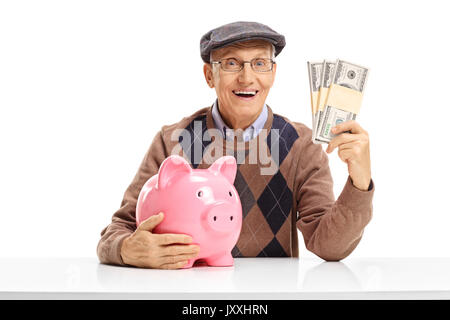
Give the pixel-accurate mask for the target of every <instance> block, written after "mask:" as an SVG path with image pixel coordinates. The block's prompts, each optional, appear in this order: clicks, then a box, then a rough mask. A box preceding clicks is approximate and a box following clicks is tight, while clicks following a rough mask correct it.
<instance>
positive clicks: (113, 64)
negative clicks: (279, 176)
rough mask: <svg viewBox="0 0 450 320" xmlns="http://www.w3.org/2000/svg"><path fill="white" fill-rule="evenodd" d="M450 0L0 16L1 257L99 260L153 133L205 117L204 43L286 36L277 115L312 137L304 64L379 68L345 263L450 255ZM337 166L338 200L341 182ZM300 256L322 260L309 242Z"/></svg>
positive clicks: (272, 99) (14, 7) (53, 7)
mask: <svg viewBox="0 0 450 320" xmlns="http://www.w3.org/2000/svg"><path fill="white" fill-rule="evenodd" d="M448 12H449V10H448V8H447V7H446V2H445V1H426V2H425V1H424V2H422V3H419V2H414V1H404V2H400V1H398V2H393V1H389V2H388V1H386V2H384V1H377V2H375V1H372V2H363V1H307V2H299V1H292V2H291V1H286V2H283V1H261V0H259V1H231V0H228V1H221V2H216V1H211V0H209V1H178V2H174V1H159V2H156V1H2V2H0V108H1V109H0V110H1V113H0V143H1V144H0V147H1V149H0V150H1V157H0V200H1V202H0V203H1V207H0V256H2V257H20V256H37V257H46V256H61V257H64V256H92V257H94V256H96V246H97V243H98V240H99V238H100V231H101V230H102V229H103V228H104V227H105V226H106V225H108V224H109V223H110V221H111V216H112V215H113V213H114V212H115V211H116V210H117V209H118V208H119V206H120V203H121V201H122V197H123V193H124V191H125V189H126V188H127V186H128V185H129V183H130V182H131V180H132V179H133V177H134V175H135V173H136V171H137V169H138V166H139V164H140V162H141V160H142V158H143V156H144V153H145V152H146V151H147V148H148V147H149V145H150V143H151V140H152V138H153V136H154V135H155V133H156V132H157V131H158V130H159V129H160V128H161V126H162V125H164V124H170V123H174V122H177V121H179V120H180V119H181V118H182V117H184V116H187V115H190V114H192V113H193V112H195V111H196V110H198V109H200V108H203V107H205V106H209V105H210V104H211V103H212V102H213V101H214V98H215V92H214V90H213V89H209V87H208V86H207V85H206V82H205V80H204V78H203V73H202V66H203V64H202V61H201V58H200V53H199V40H200V37H201V36H202V35H203V34H204V33H206V32H207V31H209V30H210V29H212V28H215V27H217V26H220V25H222V24H226V23H229V22H233V21H238V20H247V21H258V22H262V23H264V24H267V25H269V26H270V27H271V28H273V29H274V30H276V31H278V32H280V33H282V34H284V35H285V36H286V41H287V45H286V47H285V49H284V51H283V52H282V53H281V54H280V55H279V56H278V57H277V59H276V60H277V63H278V69H277V77H276V81H275V84H274V87H273V88H272V91H271V93H270V94H269V97H268V100H267V103H268V104H269V105H270V106H271V107H272V109H273V110H274V112H276V113H278V114H281V115H284V116H286V117H288V118H289V119H291V120H293V121H300V122H303V123H305V124H307V125H308V126H311V114H310V97H309V84H308V76H307V69H306V61H307V60H318V59H319V60H321V59H324V58H326V59H336V58H341V59H345V60H348V61H351V62H354V63H358V64H361V65H364V66H368V67H370V69H371V71H370V72H371V73H370V75H369V79H368V84H367V89H366V92H365V95H364V99H363V105H362V108H361V113H360V115H359V116H358V121H359V123H360V124H361V125H362V126H363V127H364V128H365V129H366V130H368V131H369V134H370V141H371V156H372V174H373V179H374V182H375V185H376V192H375V197H374V212H373V219H372V221H371V222H370V224H369V225H368V226H367V228H366V229H365V233H364V236H363V239H362V241H361V242H360V244H359V246H358V247H357V248H356V249H355V251H354V252H353V253H352V255H351V256H350V257H349V258H347V259H350V258H351V257H382V256H384V257H404V256H410V257H429V256H430V257H431V256H436V257H449V256H450V232H449V231H448V230H449V228H450V210H449V209H448V198H449V196H450V195H449V193H448V187H447V184H448V181H449V178H450V172H449V170H448V166H449V163H450V157H449V152H448V143H447V139H448V130H447V128H448V123H449V122H448V119H449V117H450V111H449V107H450V106H449V103H448V100H447V97H448V95H447V92H448V89H446V88H448V85H449V81H448V79H449V74H450V68H449V65H448V58H449V57H450V46H449V44H448V40H447V39H448V30H450V22H449V18H448ZM330 166H331V169H332V173H333V178H334V181H335V194H336V197H337V196H338V195H339V193H340V191H341V189H342V186H343V185H344V182H345V180H346V178H347V168H346V165H345V164H344V163H342V162H341V161H340V159H339V158H338V157H337V155H336V153H333V154H332V155H330ZM300 256H301V257H312V256H314V254H312V253H310V252H309V251H307V250H306V249H305V247H304V244H303V242H302V238H300Z"/></svg>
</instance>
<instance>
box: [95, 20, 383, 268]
mask: <svg viewBox="0 0 450 320" xmlns="http://www.w3.org/2000/svg"><path fill="white" fill-rule="evenodd" d="M284 46H285V38H284V36H282V35H281V34H279V33H277V32H275V31H274V30H272V29H271V28H269V27H267V26H266V25H263V24H260V23H255V22H235V23H230V24H227V25H224V26H221V27H218V28H216V29H214V30H211V31H210V32H208V33H206V34H205V35H204V36H203V37H202V38H201V42H200V51H201V57H202V59H203V61H204V62H205V64H204V67H203V72H204V75H205V79H206V82H207V84H208V86H209V87H210V88H214V89H215V91H216V94H217V99H216V101H215V102H214V104H213V105H212V106H210V107H206V108H202V109H200V110H198V111H197V112H195V113H194V114H192V115H190V116H188V117H185V118H183V119H182V120H181V121H179V122H178V123H175V124H171V125H166V126H163V127H162V129H161V130H160V131H159V132H158V133H157V134H156V136H155V138H154V140H153V142H152V144H151V146H150V148H149V150H148V151H147V153H146V155H145V157H144V159H143V161H142V163H141V165H140V168H139V170H138V172H137V174H136V176H135V177H134V179H133V181H132V182H131V184H130V186H129V187H128V188H127V190H126V192H125V195H124V198H123V201H122V205H121V208H120V209H119V210H118V211H117V212H116V213H115V214H114V215H113V217H112V222H111V224H110V225H108V226H107V227H106V228H105V229H103V231H102V232H101V239H100V241H99V244H98V247H97V253H98V257H99V259H100V261H101V262H102V263H109V264H118V265H130V266H137V267H144V268H164V269H176V268H181V267H183V266H184V265H186V263H187V262H188V260H190V259H193V258H195V257H196V255H197V254H198V253H199V247H198V246H197V245H195V244H192V238H191V237H189V236H188V235H182V234H154V233H152V230H153V229H154V228H155V226H157V225H158V224H159V223H160V222H161V221H162V220H163V219H164V213H163V212H162V213H159V214H158V215H155V216H152V217H150V218H149V219H147V220H146V221H144V222H143V223H142V224H140V225H139V227H138V228H136V219H135V212H136V211H135V210H136V203H137V198H138V195H139V192H140V190H141V188H142V186H143V185H144V183H145V182H146V181H147V180H148V179H149V178H150V177H151V176H153V175H154V174H157V173H158V169H159V166H160V165H161V163H162V162H163V161H164V159H165V158H166V157H168V156H169V155H170V154H174V153H175V154H176V153H178V152H180V151H181V154H182V155H183V156H184V157H185V158H187V160H189V161H190V163H191V165H192V166H193V167H194V168H207V167H208V166H209V165H210V164H211V163H212V162H211V157H212V158H213V160H214V159H216V158H217V157H219V156H222V155H225V154H231V155H234V156H235V157H237V156H238V155H239V157H240V158H243V159H244V161H238V171H237V174H236V179H235V182H234V185H235V187H236V190H237V191H238V193H239V196H240V198H241V203H242V209H243V223H242V230H241V234H240V237H239V240H238V242H237V244H236V246H235V247H234V249H233V251H232V255H233V256H234V257H257V256H260V257H286V256H292V257H297V256H298V237H297V228H298V229H299V230H300V231H301V232H302V234H303V238H304V241H305V245H306V248H307V249H308V250H310V251H312V252H314V253H315V254H316V255H318V256H319V257H321V258H323V259H325V260H329V261H330V260H331V261H335V260H340V259H343V258H345V257H346V256H348V255H349V254H350V253H351V252H352V251H353V250H354V249H355V247H356V246H357V245H358V243H359V241H360V240H361V237H362V234H363V230H364V227H365V226H366V225H367V224H368V222H369V221H370V219H371V216H372V198H373V193H374V185H373V182H372V179H371V172H370V154H369V138H368V134H367V132H366V131H365V130H363V129H362V128H361V126H360V125H359V124H358V123H357V122H355V121H349V122H344V123H341V124H339V125H337V126H336V127H335V128H334V131H333V132H334V133H335V134H339V133H340V134H339V135H337V136H336V137H335V138H334V139H333V140H332V141H331V142H330V143H329V145H328V148H327V150H326V151H327V152H328V153H330V152H332V151H333V150H334V149H336V148H337V149H338V154H339V157H340V158H341V160H342V161H344V162H345V163H346V164H347V167H348V173H349V177H348V179H347V182H346V184H345V186H344V188H343V190H342V192H341V194H340V196H339V198H338V199H337V200H336V201H335V199H334V194H333V181H332V177H331V174H330V169H329V166H328V157H327V154H326V153H325V152H324V151H323V149H322V147H321V145H317V144H314V143H313V142H312V141H311V134H312V132H311V130H310V129H309V128H308V127H306V126H305V125H303V124H301V123H299V122H293V121H291V120H289V119H287V118H286V117H283V116H281V115H279V114H276V113H274V112H273V111H272V108H270V107H269V106H268V105H267V104H266V98H267V95H268V94H269V91H270V88H271V87H272V85H273V83H274V80H275V74H276V70H277V65H276V63H275V61H274V57H276V56H277V55H278V54H279V53H280V52H281V51H282V49H283V48H284ZM196 130H197V131H198V132H195V131H196ZM217 133H219V134H217ZM199 137H200V138H199ZM189 138H192V139H189ZM196 139H197V140H196ZM198 139H201V140H202V141H198ZM192 141H194V142H195V141H197V145H196V147H194V144H193V143H192ZM256 142H257V143H256ZM211 150H215V152H214V153H215V155H214V156H212V152H211ZM255 150H258V152H256V155H261V154H266V155H267V154H269V155H270V156H269V158H270V161H269V162H270V164H268V165H266V164H267V161H266V162H265V164H264V163H263V161H262V158H263V157H262V156H261V157H256V158H257V161H256V162H255V161H253V162H252V161H250V157H251V154H253V155H254V154H255V153H254V151H255ZM261 150H262V151H263V152H261ZM220 151H223V153H221V152H220ZM208 158H209V161H207V159H208ZM253 159H254V158H253ZM268 167H270V168H272V170H269V171H267V170H266V171H264V170H263V169H267V168H268ZM273 168H275V169H274V170H273Z"/></svg>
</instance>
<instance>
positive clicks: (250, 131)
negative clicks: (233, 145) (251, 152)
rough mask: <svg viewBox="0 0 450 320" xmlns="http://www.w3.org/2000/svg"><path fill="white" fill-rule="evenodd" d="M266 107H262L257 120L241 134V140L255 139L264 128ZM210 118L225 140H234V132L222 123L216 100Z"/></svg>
mask: <svg viewBox="0 0 450 320" xmlns="http://www.w3.org/2000/svg"><path fill="white" fill-rule="evenodd" d="M267 114H268V113H267V106H266V104H264V107H263V109H262V111H261V113H260V114H259V116H258V118H257V119H256V120H255V122H253V123H252V124H251V125H250V126H249V127H248V128H246V129H245V130H244V132H243V140H244V141H249V140H251V139H253V138H256V137H257V136H258V134H259V133H260V132H261V130H262V129H263V128H264V125H265V123H266V120H267ZM212 117H213V119H214V124H215V125H216V128H217V129H219V130H221V132H222V133H223V137H224V139H226V140H233V139H234V130H233V129H231V128H229V127H228V126H227V125H226V124H225V122H224V121H223V119H222V117H221V116H220V113H219V107H218V105H217V99H216V101H214V105H213V109H212Z"/></svg>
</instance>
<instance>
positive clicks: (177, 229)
mask: <svg viewBox="0 0 450 320" xmlns="http://www.w3.org/2000/svg"><path fill="white" fill-rule="evenodd" d="M236 170H237V166H236V160H235V158H234V157H232V156H224V157H221V158H219V159H217V160H216V161H215V162H214V163H213V164H212V165H211V166H210V167H209V168H208V169H192V168H191V166H190V165H189V163H188V162H187V161H186V160H185V159H184V158H182V157H180V156H177V155H172V156H169V157H168V158H167V159H165V160H164V161H163V163H162V164H161V166H160V168H159V172H158V174H156V175H154V176H153V177H151V178H150V179H149V180H147V182H146V183H145V184H144V186H143V187H142V190H141V192H140V194H139V198H138V201H137V205H136V224H137V225H139V224H140V223H142V222H143V221H144V220H146V219H147V218H149V217H150V216H152V215H155V214H158V213H159V212H161V211H162V212H164V220H163V221H162V222H161V223H160V224H159V225H158V226H156V228H155V229H153V232H154V233H178V234H180V233H181V234H187V235H190V236H191V237H192V238H193V243H195V244H198V245H199V247H200V252H199V254H198V256H197V257H196V258H195V259H191V260H189V261H188V263H187V264H186V265H185V266H184V267H183V268H190V267H192V265H193V264H194V262H195V261H196V260H200V259H201V260H202V261H204V262H206V264H207V265H209V266H222V267H223V266H232V265H233V263H234V260H233V257H232V255H231V250H232V249H233V247H234V245H235V244H236V242H237V240H238V238H239V234H240V232H241V227H242V206H241V200H240V198H239V194H238V193H237V191H236V189H235V188H234V186H233V183H234V179H235V177H236Z"/></svg>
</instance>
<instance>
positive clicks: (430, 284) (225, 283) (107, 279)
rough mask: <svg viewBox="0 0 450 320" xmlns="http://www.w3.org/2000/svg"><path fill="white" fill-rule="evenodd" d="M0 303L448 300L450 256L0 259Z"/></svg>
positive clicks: (449, 290) (449, 295)
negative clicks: (143, 263) (122, 261)
mask: <svg viewBox="0 0 450 320" xmlns="http://www.w3.org/2000/svg"><path fill="white" fill-rule="evenodd" d="M0 299H157V300H159V299H164V300H180V299H182V300H216V299H221V300H228V299H232V300H243V299H245V300H254V299H271V300H292V299H296V300H297V299H450V258H408V259H406V258H351V257H349V258H347V259H345V260H343V261H341V262H325V261H322V260H320V259H318V258H317V259H302V258H300V259H297V258H239V259H235V265H234V266H233V267H195V268H192V269H186V270H152V269H138V268H131V267H119V266H111V265H103V264H100V263H99V262H98V260H97V259H95V258H53V259H50V258H48V259H45V258H9V259H8V258H0Z"/></svg>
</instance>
